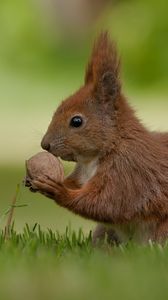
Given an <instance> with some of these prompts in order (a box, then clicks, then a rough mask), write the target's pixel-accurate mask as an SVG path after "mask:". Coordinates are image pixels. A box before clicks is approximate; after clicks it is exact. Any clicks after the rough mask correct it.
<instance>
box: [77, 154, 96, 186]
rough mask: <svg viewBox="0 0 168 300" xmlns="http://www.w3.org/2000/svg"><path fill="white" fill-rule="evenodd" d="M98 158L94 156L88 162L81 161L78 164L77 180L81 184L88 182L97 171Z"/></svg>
mask: <svg viewBox="0 0 168 300" xmlns="http://www.w3.org/2000/svg"><path fill="white" fill-rule="evenodd" d="M97 167H98V159H97V158H95V159H93V160H91V161H90V162H83V163H81V164H80V174H79V182H80V184H81V185H83V184H85V183H86V182H88V181H89V180H90V179H91V178H92V177H93V176H94V175H95V174H96V171H97Z"/></svg>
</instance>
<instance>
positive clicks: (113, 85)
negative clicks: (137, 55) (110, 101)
mask: <svg viewBox="0 0 168 300" xmlns="http://www.w3.org/2000/svg"><path fill="white" fill-rule="evenodd" d="M119 71H120V59H119V57H118V55H117V50H116V46H115V44H114V43H113V42H112V41H111V40H110V38H109V34H108V32H102V33H101V34H100V35H99V37H98V39H97V41H96V42H95V44H94V46H93V50H92V55H91V59H90V61H89V64H88V67H87V70H86V74H85V84H88V83H93V84H94V86H95V88H97V87H98V85H99V84H100V83H101V85H102V88H103V87H104V88H105V90H106V91H107V92H108V88H109V93H110V94H111V93H113V92H114V93H115V94H116V92H117V91H119V90H120V80H119V73H120V72H119Z"/></svg>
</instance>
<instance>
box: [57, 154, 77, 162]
mask: <svg viewBox="0 0 168 300" xmlns="http://www.w3.org/2000/svg"><path fill="white" fill-rule="evenodd" d="M60 158H61V159H62V160H65V161H76V159H75V157H74V156H73V155H72V154H67V155H61V156H60Z"/></svg>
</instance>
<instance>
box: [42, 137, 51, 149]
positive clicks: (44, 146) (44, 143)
mask: <svg viewBox="0 0 168 300" xmlns="http://www.w3.org/2000/svg"><path fill="white" fill-rule="evenodd" d="M41 147H42V148H43V149H44V150H46V151H49V150H50V143H49V142H47V140H46V139H45V138H43V139H42V141H41Z"/></svg>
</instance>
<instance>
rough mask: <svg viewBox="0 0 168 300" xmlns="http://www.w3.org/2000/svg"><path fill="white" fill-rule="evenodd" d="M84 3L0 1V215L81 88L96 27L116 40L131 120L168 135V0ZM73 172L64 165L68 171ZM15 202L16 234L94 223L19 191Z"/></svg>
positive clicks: (97, 30)
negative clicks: (52, 124)
mask: <svg viewBox="0 0 168 300" xmlns="http://www.w3.org/2000/svg"><path fill="white" fill-rule="evenodd" d="M80 2H81V3H80ZM82 2H83V0H80V1H79V3H78V4H80V5H79V6H77V5H76V3H77V1H76V2H75V1H74V0H73V1H67V0H62V2H61V1H57V0H55V2H54V1H51V0H48V1H47V0H43V1H38V0H29V1H25V0H15V1H12V0H1V1H0V105H1V106H0V107H1V109H0V137H1V141H0V145H1V147H0V215H3V213H4V211H5V210H6V209H7V208H8V207H9V205H10V203H11V201H12V198H13V196H14V194H15V190H16V185H17V183H20V182H21V181H22V179H23V177H24V172H25V171H24V161H25V159H27V158H29V157H30V156H31V155H33V154H35V153H36V152H37V151H39V150H40V140H41V138H42V136H43V133H44V132H45V130H46V128H47V125H48V124H49V121H50V119H51V116H52V114H53V112H54V110H55V109H56V107H57V105H58V104H59V102H60V101H61V100H62V99H64V98H65V97H66V96H68V95H69V94H71V93H73V91H75V90H76V89H77V88H78V87H79V86H80V85H82V83H83V76H84V69H85V64H86V63H87V60H88V56H89V53H90V50H91V45H92V42H93V40H94V38H95V37H96V35H97V34H98V32H99V31H101V30H102V29H108V30H109V32H110V35H111V36H112V37H113V38H114V39H115V40H116V42H117V45H118V49H119V52H120V54H121V57H122V66H123V67H122V79H123V89H124V91H125V94H126V96H127V98H128V99H129V102H130V103H131V104H132V106H133V107H135V108H136V109H137V115H138V116H139V117H140V118H141V119H142V120H143V121H144V123H145V124H146V126H148V127H149V128H151V129H158V130H168V120H167V109H168V101H167V95H168V89H167V84H168V19H167V10H168V3H167V2H166V1H164V0H160V1H154V0H148V1H146V0H137V1H133V0H132V1H131V0H123V1H122V0H120V1H119V0H118V1H117V0H116V1H110V0H109V1H105V0H104V1H103V0H97V2H96V1H93V0H91V1H88V0H87V1H86V0H85V7H84V6H83V3H82ZM70 3H71V5H70ZM71 168H72V166H71V164H65V170H66V172H68V171H70V169H71ZM18 204H27V205H28V206H27V207H23V208H18V209H16V211H15V224H16V228H17V229H19V230H21V229H22V227H23V224H24V223H25V222H27V223H29V224H34V223H36V222H38V223H40V224H41V226H42V228H44V229H46V228H48V227H50V228H52V229H54V230H55V229H58V230H60V231H63V230H64V229H65V227H66V225H68V224H69V223H71V226H72V227H73V228H74V229H75V228H78V227H82V228H83V229H84V231H88V230H89V229H90V228H93V226H94V223H92V222H89V221H86V220H83V219H82V218H80V217H77V216H74V215H73V214H71V213H69V212H67V211H65V210H64V209H61V208H59V207H58V206H56V205H55V204H54V203H53V202H52V201H50V200H48V199H46V198H44V197H42V196H40V195H34V194H31V193H30V192H29V191H27V190H26V189H24V188H23V187H21V189H20V194H19V199H18ZM3 225H4V221H2V222H1V224H0V226H3Z"/></svg>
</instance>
